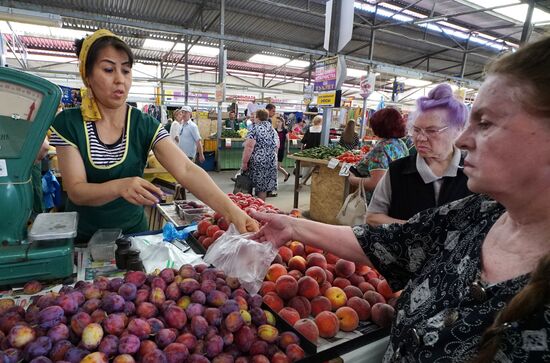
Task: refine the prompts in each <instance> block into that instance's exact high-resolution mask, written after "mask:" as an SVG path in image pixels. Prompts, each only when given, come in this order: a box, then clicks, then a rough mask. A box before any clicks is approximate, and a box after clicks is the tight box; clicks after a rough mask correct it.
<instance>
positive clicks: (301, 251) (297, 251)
mask: <svg viewBox="0 0 550 363" xmlns="http://www.w3.org/2000/svg"><path fill="white" fill-rule="evenodd" d="M288 248H290V250H291V251H292V254H293V255H294V256H302V257H305V256H306V250H305V247H304V244H303V243H301V242H298V241H292V242H290V244H289V245H288Z"/></svg>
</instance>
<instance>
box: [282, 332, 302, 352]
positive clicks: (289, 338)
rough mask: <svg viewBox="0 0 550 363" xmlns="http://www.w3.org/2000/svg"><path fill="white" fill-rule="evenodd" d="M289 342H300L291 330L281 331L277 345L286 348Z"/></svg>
mask: <svg viewBox="0 0 550 363" xmlns="http://www.w3.org/2000/svg"><path fill="white" fill-rule="evenodd" d="M290 344H300V338H298V336H297V335H296V334H295V333H293V332H291V331H285V332H282V333H281V335H280V337H279V347H281V349H286V347H288V346H289V345H290Z"/></svg>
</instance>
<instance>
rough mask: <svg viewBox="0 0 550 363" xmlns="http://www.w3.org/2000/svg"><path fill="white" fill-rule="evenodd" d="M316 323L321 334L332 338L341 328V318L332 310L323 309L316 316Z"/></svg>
mask: <svg viewBox="0 0 550 363" xmlns="http://www.w3.org/2000/svg"><path fill="white" fill-rule="evenodd" d="M315 324H316V325H317V328H319V336H320V337H322V338H332V337H334V336H335V335H336V333H338V330H339V329H340V320H339V319H338V317H337V316H336V314H334V313H333V312H332V311H322V312H320V313H319V314H318V315H317V316H316V317H315Z"/></svg>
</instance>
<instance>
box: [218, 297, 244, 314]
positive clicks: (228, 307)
mask: <svg viewBox="0 0 550 363" xmlns="http://www.w3.org/2000/svg"><path fill="white" fill-rule="evenodd" d="M220 310H221V312H222V314H223V315H227V314H229V313H232V312H233V311H239V310H240V309H239V304H238V303H237V301H236V300H234V299H229V300H227V301H226V302H225V303H224V304H223V305H222V306H220Z"/></svg>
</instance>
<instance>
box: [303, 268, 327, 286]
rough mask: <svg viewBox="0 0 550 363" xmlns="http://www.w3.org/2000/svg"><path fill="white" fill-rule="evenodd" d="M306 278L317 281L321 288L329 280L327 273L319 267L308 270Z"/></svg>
mask: <svg viewBox="0 0 550 363" xmlns="http://www.w3.org/2000/svg"><path fill="white" fill-rule="evenodd" d="M306 276H309V277H312V278H313V279H314V280H315V281H317V283H318V284H319V286H321V285H322V284H323V282H325V280H326V279H327V273H326V272H325V270H324V269H323V268H321V267H319V266H311V267H310V268H308V269H307V270H306Z"/></svg>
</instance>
